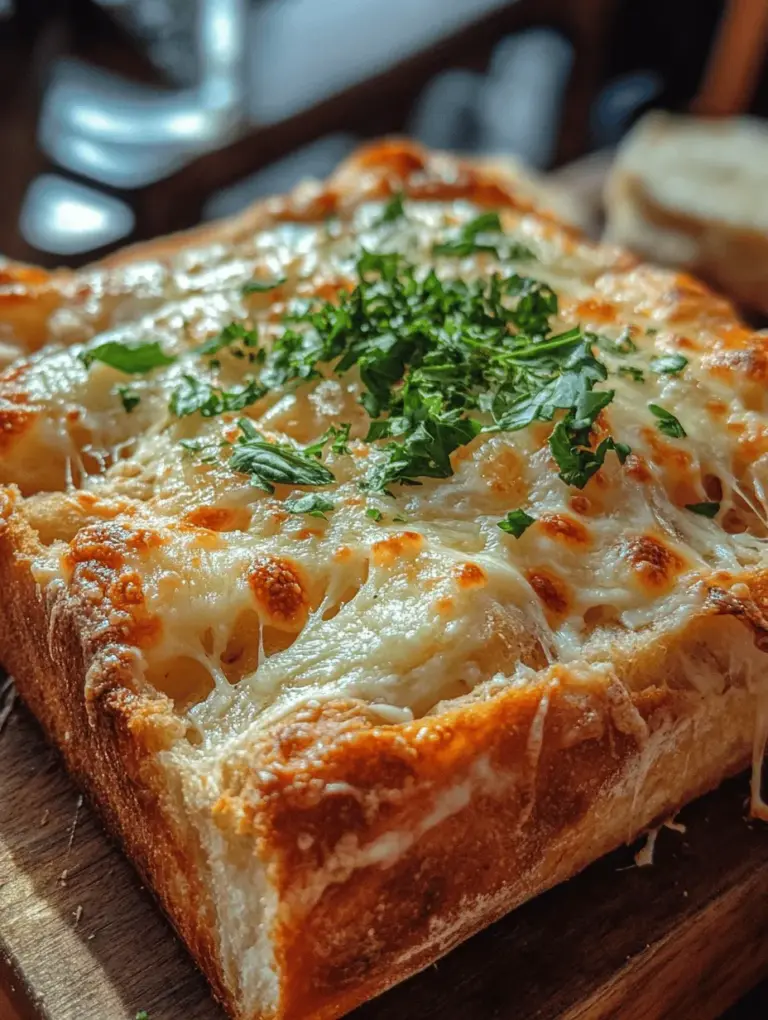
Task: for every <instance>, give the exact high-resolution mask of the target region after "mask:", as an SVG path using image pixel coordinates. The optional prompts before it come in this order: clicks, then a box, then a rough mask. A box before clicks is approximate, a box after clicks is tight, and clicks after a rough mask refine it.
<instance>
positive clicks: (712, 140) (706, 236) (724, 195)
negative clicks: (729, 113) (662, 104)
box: [605, 112, 768, 314]
mask: <svg viewBox="0 0 768 1020" xmlns="http://www.w3.org/2000/svg"><path fill="white" fill-rule="evenodd" d="M605 207H606V228H605V237H606V240H609V241H612V242H614V243H617V244H622V245H626V246H627V247H628V248H631V249H632V250H633V251H635V252H636V253H638V254H639V255H642V256H643V257H645V258H648V259H649V260H651V261H654V262H663V263H667V264H669V265H674V266H679V267H684V268H686V269H690V270H692V271H693V272H695V273H697V274H698V275H700V276H703V277H704V278H706V279H707V280H708V281H709V282H710V283H712V284H713V285H714V286H715V287H717V288H718V289H720V290H721V291H723V292H725V293H726V294H727V295H728V296H729V297H730V298H732V299H733V300H734V301H736V302H737V303H738V304H740V305H742V306H743V307H745V308H748V309H752V310H754V311H758V312H761V313H763V314H768V126H767V125H766V124H764V123H763V122H762V121H758V120H753V119H751V118H747V117H740V118H728V119H702V118H695V117H685V116H675V115H671V114H667V113H660V112H654V113H650V114H647V115H646V116H645V117H644V118H642V120H640V121H638V123H637V124H636V125H635V127H634V128H633V129H632V131H630V132H629V134H628V135H627V136H626V137H625V139H624V140H623V141H622V143H621V145H620V146H619V148H618V151H617V155H616V160H615V161H614V163H613V166H612V167H611V169H610V172H609V174H608V177H607V179H606V185H605Z"/></svg>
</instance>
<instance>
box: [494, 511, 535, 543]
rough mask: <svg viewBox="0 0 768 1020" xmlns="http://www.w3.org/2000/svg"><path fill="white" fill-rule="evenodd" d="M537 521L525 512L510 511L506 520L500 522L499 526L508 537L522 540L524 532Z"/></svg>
mask: <svg viewBox="0 0 768 1020" xmlns="http://www.w3.org/2000/svg"><path fill="white" fill-rule="evenodd" d="M535 521H536V518H535V517H531V515H530V514H527V513H526V512H525V510H510V511H509V513H508V514H507V516H506V517H505V518H504V520H502V521H498V522H497V524H498V526H499V527H500V528H501V530H502V531H506V533H507V534H508V535H514V536H515V538H520V536H521V535H522V534H523V532H525V531H527V530H528V528H530V526H531V525H532V524H534V523H535Z"/></svg>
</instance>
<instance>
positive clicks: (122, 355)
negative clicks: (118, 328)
mask: <svg viewBox="0 0 768 1020" xmlns="http://www.w3.org/2000/svg"><path fill="white" fill-rule="evenodd" d="M79 357H80V360H81V361H82V363H83V364H84V365H85V367H86V368H89V367H90V366H91V365H92V364H93V362H94V361H100V362H102V363H103V364H104V365H109V366H110V368H116V369H117V371H118V372H123V373H124V374H125V375H144V374H145V373H146V372H151V371H152V369H153V368H162V367H163V366H164V365H172V364H173V362H174V361H175V360H176V356H175V355H174V354H166V353H165V351H164V350H163V348H162V347H161V346H160V344H159V343H158V342H157V340H151V341H149V342H148V343H139V344H123V343H120V342H119V341H118V340H105V341H104V343H101V344H97V346H96V347H91V348H89V349H88V350H87V351H81V352H80V355H79Z"/></svg>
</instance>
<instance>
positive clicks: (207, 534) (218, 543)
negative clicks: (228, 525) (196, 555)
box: [179, 524, 226, 562]
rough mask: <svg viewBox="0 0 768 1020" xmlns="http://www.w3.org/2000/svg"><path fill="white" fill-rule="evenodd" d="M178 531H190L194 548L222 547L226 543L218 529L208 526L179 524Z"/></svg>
mask: <svg viewBox="0 0 768 1020" xmlns="http://www.w3.org/2000/svg"><path fill="white" fill-rule="evenodd" d="M179 531H184V532H191V537H192V547H193V548H195V549H223V548H224V547H225V544H226V543H225V541H224V539H223V538H222V537H221V535H220V534H219V533H218V531H211V530H210V529H209V528H200V527H196V526H195V525H193V524H180V525H179ZM198 562H199V560H198Z"/></svg>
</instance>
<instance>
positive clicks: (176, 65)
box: [95, 0, 200, 85]
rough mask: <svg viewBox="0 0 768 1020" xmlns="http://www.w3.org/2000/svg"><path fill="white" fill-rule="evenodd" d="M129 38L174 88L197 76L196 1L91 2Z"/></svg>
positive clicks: (186, 83)
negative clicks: (130, 36) (112, 18)
mask: <svg viewBox="0 0 768 1020" xmlns="http://www.w3.org/2000/svg"><path fill="white" fill-rule="evenodd" d="M95 3H96V4H97V5H98V6H99V7H102V8H104V10H106V11H107V12H108V13H109V14H111V15H112V16H113V17H114V18H115V20H117V21H118V22H119V23H120V24H121V25H122V26H123V27H124V28H125V29H126V30H127V31H128V32H130V33H131V35H133V36H134V37H135V38H136V39H137V41H138V42H139V44H140V45H141V47H142V49H143V50H144V51H145V52H146V54H147V56H148V57H149V58H150V60H152V61H153V62H154V63H155V64H156V65H157V67H159V68H160V69H161V70H162V71H163V72H164V73H165V74H166V75H167V76H168V78H169V79H170V80H171V81H173V82H175V83H176V84H178V85H193V84H194V83H195V82H196V81H197V77H198V74H199V72H200V67H199V59H198V54H197V48H196V41H197V39H196V36H197V8H198V6H199V4H198V0H95Z"/></svg>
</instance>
